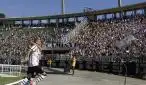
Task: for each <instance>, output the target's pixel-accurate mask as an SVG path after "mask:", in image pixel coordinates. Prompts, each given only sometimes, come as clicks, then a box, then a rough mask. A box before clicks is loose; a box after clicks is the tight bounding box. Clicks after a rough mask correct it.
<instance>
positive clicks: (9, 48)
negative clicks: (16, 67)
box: [0, 28, 54, 64]
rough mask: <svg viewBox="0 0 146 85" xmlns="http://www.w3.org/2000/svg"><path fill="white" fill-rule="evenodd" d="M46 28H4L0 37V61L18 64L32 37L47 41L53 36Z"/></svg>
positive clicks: (25, 52)
mask: <svg viewBox="0 0 146 85" xmlns="http://www.w3.org/2000/svg"><path fill="white" fill-rule="evenodd" d="M52 33H53V32H51V30H48V29H45V28H44V29H37V28H36V29H26V28H16V29H15V28H13V29H12V28H4V29H1V32H0V34H1V37H0V63H2V64H20V61H21V59H24V57H26V55H27V52H28V48H29V45H30V42H31V41H32V40H33V38H34V37H40V38H42V39H43V40H44V42H47V41H49V40H50V38H54V36H53V34H52Z"/></svg>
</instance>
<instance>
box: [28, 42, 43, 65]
mask: <svg viewBox="0 0 146 85" xmlns="http://www.w3.org/2000/svg"><path fill="white" fill-rule="evenodd" d="M31 51H32V53H31V54H30V55H29V64H28V66H29V67H33V66H39V60H40V57H41V52H40V49H39V48H38V47H37V45H36V44H34V45H33V46H32V47H31Z"/></svg>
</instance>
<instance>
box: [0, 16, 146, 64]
mask: <svg viewBox="0 0 146 85" xmlns="http://www.w3.org/2000/svg"><path fill="white" fill-rule="evenodd" d="M72 29H73V27H72V26H68V27H63V28H53V29H50V30H48V29H47V28H42V29H41V28H34V29H27V28H16V29H15V28H13V29H12V28H4V29H0V63H2V64H4V63H5V64H20V60H21V59H23V58H24V57H25V56H26V54H27V51H28V48H29V44H30V41H31V40H33V38H34V37H37V36H38V37H40V38H41V39H43V40H44V42H45V43H44V45H45V46H48V47H52V46H50V45H52V43H53V46H54V47H55V46H59V47H60V46H75V49H74V50H73V53H74V52H75V53H79V54H80V55H81V56H84V57H85V56H87V57H98V56H111V55H115V54H120V53H122V54H124V53H129V54H144V53H146V45H145V43H146V19H145V18H144V16H135V17H132V18H131V17H130V18H125V19H109V20H98V21H97V22H92V23H88V25H86V27H85V28H84V29H81V30H80V32H79V34H78V35H76V36H75V38H74V39H73V40H72V41H71V43H68V44H67V45H66V44H65V45H64V44H63V42H60V41H63V40H62V39H64V37H65V35H66V34H67V33H68V32H70V31H71V30H72ZM58 42H59V43H58ZM72 43H74V44H72ZM45 46H44V47H45Z"/></svg>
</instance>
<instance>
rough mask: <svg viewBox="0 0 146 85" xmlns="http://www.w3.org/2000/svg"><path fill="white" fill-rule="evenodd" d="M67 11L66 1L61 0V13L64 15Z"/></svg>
mask: <svg viewBox="0 0 146 85" xmlns="http://www.w3.org/2000/svg"><path fill="white" fill-rule="evenodd" d="M64 13H65V2H64V0H61V14H62V15H63V14H64Z"/></svg>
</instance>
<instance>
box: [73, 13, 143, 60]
mask: <svg viewBox="0 0 146 85" xmlns="http://www.w3.org/2000/svg"><path fill="white" fill-rule="evenodd" d="M72 42H74V43H76V50H75V52H76V53H79V54H80V55H81V56H88V57H98V56H111V55H117V54H127V53H128V54H130V55H131V54H132V55H135V54H144V53H146V44H145V43H146V19H145V18H144V16H141V15H137V16H135V17H130V18H124V19H109V20H104V21H102V20H98V21H97V22H93V23H90V24H88V25H87V26H86V27H85V28H84V29H82V30H81V31H80V34H79V35H76V37H75V38H74V39H73V40H72Z"/></svg>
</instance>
